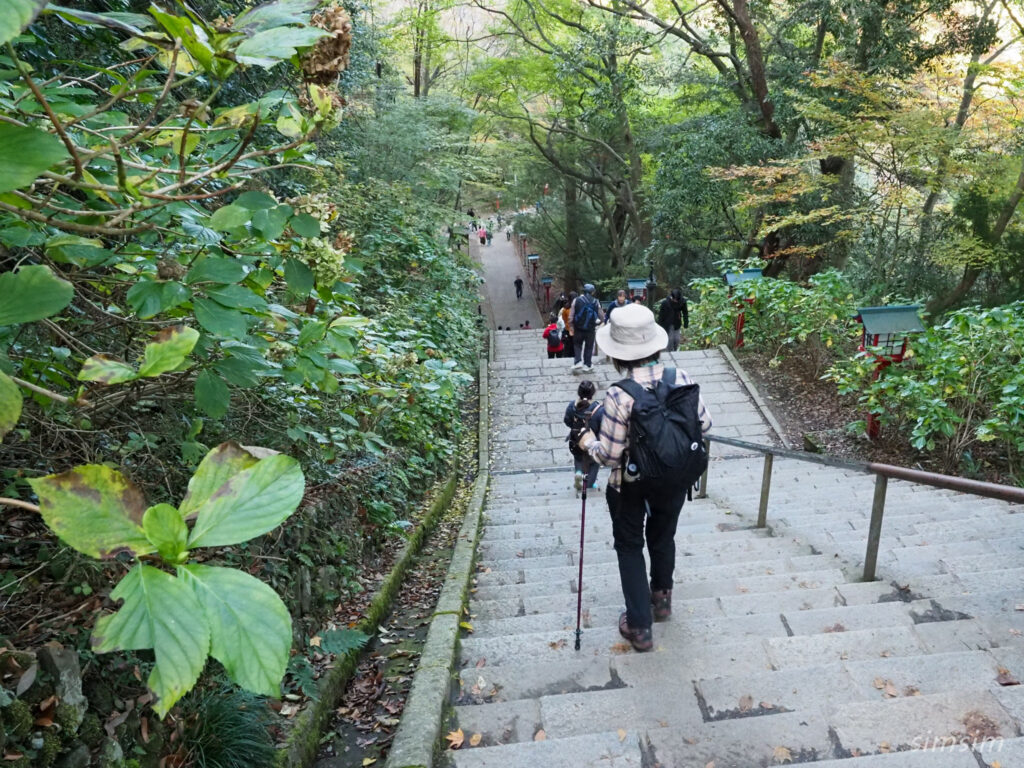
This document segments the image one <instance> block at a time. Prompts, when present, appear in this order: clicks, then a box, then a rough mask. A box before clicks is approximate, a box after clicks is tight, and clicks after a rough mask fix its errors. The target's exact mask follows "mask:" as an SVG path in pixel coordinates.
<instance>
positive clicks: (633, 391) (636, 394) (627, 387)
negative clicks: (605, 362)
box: [612, 378, 644, 401]
mask: <svg viewBox="0 0 1024 768" xmlns="http://www.w3.org/2000/svg"><path fill="white" fill-rule="evenodd" d="M612 386H613V387H618V388H619V389H621V390H622V391H623V392H625V393H626V394H627V395H629V396H630V397H632V398H633V400H634V401H636V400H639V399H640V395H642V394H643V392H644V388H643V387H642V386H641V385H640V384H638V383H637V382H635V381H633V380H632V379H630V378H625V379H622V380H621V381H616V382H615V383H614V384H612Z"/></svg>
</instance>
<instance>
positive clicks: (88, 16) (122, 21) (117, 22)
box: [43, 3, 153, 36]
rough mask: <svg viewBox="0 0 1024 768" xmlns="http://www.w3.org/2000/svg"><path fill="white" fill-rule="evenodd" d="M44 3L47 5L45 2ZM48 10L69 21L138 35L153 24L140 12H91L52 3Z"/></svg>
mask: <svg viewBox="0 0 1024 768" xmlns="http://www.w3.org/2000/svg"><path fill="white" fill-rule="evenodd" d="M43 4H44V5H45V3H43ZM46 12H47V13H56V14H57V15H58V16H61V17H62V18H64V19H67V20H68V21H71V22H77V23H79V24H82V25H84V26H87V27H107V28H108V29H116V30H118V31H120V32H127V33H128V34H129V35H136V36H139V35H143V34H145V33H144V32H143V31H142V30H143V29H146V28H147V27H152V26H153V20H152V19H151V18H149V17H148V16H143V15H142V14H140V13H118V12H112V13H91V12H90V11H80V10H77V9H75V8H66V7H64V6H61V5H54V4H52V3H51V4H50V5H48V6H47V7H46Z"/></svg>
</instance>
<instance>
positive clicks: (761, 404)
mask: <svg viewBox="0 0 1024 768" xmlns="http://www.w3.org/2000/svg"><path fill="white" fill-rule="evenodd" d="M718 349H719V350H721V352H722V355H723V356H724V357H725V359H726V360H728V361H729V365H730V366H731V367H732V369H733V371H734V372H735V374H736V375H737V376H738V377H739V379H740V381H742V382H743V386H744V387H746V388H747V392H749V393H750V397H751V399H752V400H753V401H754V405H755V406H756V407H757V410H759V411H760V412H761V415H762V416H764V420H765V421H767V422H768V426H770V427H771V428H772V431H774V432H775V434H776V436H777V437H778V438H779V442H781V443H782V447H783V448H786V449H787V450H790V451H792V450H794V448H793V446H792V445H790V443H789V441H788V440H787V439H786V435H785V433H784V432H783V431H782V425H781V424H779V420H778V419H776V418H775V414H774V413H772V409H771V408H769V407H768V403H766V402H765V399H764V398H763V397H761V393H760V392H759V391H758V390H757V387H756V386H754V382H753V381H752V380H751V378H750V377H749V376H748V375H747V372H746V371H745V370H743V366H741V365H740V361H739V360H737V359H736V355H734V354H733V353H732V350H731V349H729V347H727V346H726V345H725V344H719V345H718Z"/></svg>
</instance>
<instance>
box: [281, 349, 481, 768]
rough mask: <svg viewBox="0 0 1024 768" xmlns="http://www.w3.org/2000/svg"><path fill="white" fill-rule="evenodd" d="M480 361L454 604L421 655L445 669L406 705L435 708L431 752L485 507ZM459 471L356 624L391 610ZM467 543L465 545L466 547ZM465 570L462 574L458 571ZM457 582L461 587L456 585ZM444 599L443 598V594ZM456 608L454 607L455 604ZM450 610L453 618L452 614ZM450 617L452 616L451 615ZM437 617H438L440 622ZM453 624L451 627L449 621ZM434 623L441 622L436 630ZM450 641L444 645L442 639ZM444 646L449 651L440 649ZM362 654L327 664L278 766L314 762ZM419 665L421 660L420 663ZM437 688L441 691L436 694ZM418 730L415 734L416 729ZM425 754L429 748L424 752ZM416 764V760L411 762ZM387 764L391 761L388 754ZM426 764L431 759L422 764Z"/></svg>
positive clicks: (363, 626)
mask: <svg viewBox="0 0 1024 768" xmlns="http://www.w3.org/2000/svg"><path fill="white" fill-rule="evenodd" d="M488 337H489V338H488V343H489V344H491V345H493V343H494V340H493V339H494V334H493V333H490V332H489V333H488ZM478 365H479V389H480V432H479V447H478V453H479V461H480V463H479V465H478V471H477V479H476V483H475V484H474V486H473V497H472V500H471V501H470V504H469V508H468V510H467V512H466V519H465V521H464V522H463V524H462V529H461V530H460V531H459V540H458V544H457V545H456V547H455V555H454V557H453V558H452V564H451V566H450V567H449V569H448V578H447V580H446V581H445V585H444V588H443V589H442V592H441V599H442V600H446V602H445V605H446V606H453V607H451V608H449V610H448V612H447V615H448V617H449V620H448V621H447V622H445V621H443V620H444V619H445V613H443V612H442V611H441V610H440V604H439V609H438V612H437V613H435V618H434V621H433V622H432V623H431V626H430V630H429V632H428V634H427V645H426V646H424V656H426V653H427V651H428V650H429V652H430V655H431V658H433V659H435V660H438V659H443V658H445V653H447V662H446V664H445V667H444V670H443V671H444V674H443V675H438V674H437V671H438V670H440V667H438V666H436V663H437V662H435V666H433V667H432V669H434V670H435V672H434V674H432V675H431V676H429V677H424V679H423V680H422V681H421V680H420V672H419V671H417V673H416V677H415V679H414V681H413V688H412V692H411V694H410V696H409V700H408V703H407V706H406V709H405V711H406V713H408V712H409V711H410V708H411V705H412V704H413V703H414V701H415V702H416V707H417V711H422V712H424V713H425V712H427V711H429V710H427V709H426V708H427V707H428V706H429V707H435V708H436V710H437V715H436V720H437V724H436V728H435V729H434V735H433V737H432V741H431V744H430V749H431V752H432V750H433V744H434V742H436V741H437V739H438V736H439V735H440V728H441V713H442V712H443V710H444V707H443V699H446V698H447V695H448V688H447V686H448V681H449V677H450V674H451V673H450V671H449V668H450V666H451V659H452V658H454V654H455V643H456V641H457V640H458V630H459V621H460V616H459V614H461V612H462V605H463V600H464V598H465V591H466V588H467V587H468V585H469V575H470V573H471V571H472V567H473V556H474V553H475V551H476V540H477V537H478V535H479V526H480V517H481V513H482V511H483V502H484V494H485V493H486V489H487V461H488V453H487V434H488V427H487V421H488V419H487V417H488V413H487V409H488V399H487V387H488V378H487V360H486V359H480V360H478ZM458 477H459V473H458V472H457V471H453V472H452V475H451V477H449V478H448V480H446V481H445V482H444V484H443V485H441V484H440V483H438V485H437V486H435V488H439V490H436V492H435V494H434V498H433V500H432V501H431V502H430V506H429V508H428V510H427V513H426V515H424V517H423V522H422V523H421V524H420V525H419V526H418V527H417V528H416V531H415V532H414V533H413V534H412V536H411V537H410V538H409V541H408V542H406V545H405V548H404V549H403V550H402V554H401V555H400V556H399V558H398V561H397V562H396V563H395V565H394V567H392V569H391V572H390V573H389V574H388V576H387V578H386V579H385V580H384V583H383V584H381V586H380V589H379V590H378V591H377V594H376V595H375V596H374V598H373V600H372V601H371V602H370V606H369V608H368V609H367V612H366V616H365V617H364V618H363V620H362V621H361V622H359V625H358V627H357V629H359V631H361V632H363V633H365V634H367V635H373V634H374V633H375V632H376V631H377V626H378V625H379V624H380V622H381V621H383V619H384V617H385V616H386V615H387V613H388V611H390V610H391V603H392V601H393V600H394V598H395V595H396V594H398V590H399V588H400V587H401V586H402V580H403V579H404V578H405V572H406V571H407V570H408V568H409V565H410V564H411V563H412V561H413V559H414V558H415V557H416V555H418V554H419V551H420V549H421V548H422V546H423V542H424V540H425V539H426V537H427V534H429V533H430V531H432V530H433V528H434V525H435V523H436V522H437V519H438V518H439V517H440V516H441V514H442V513H443V512H444V511H445V510H446V509H447V508H448V506H449V504H451V501H452V498H453V497H454V496H455V490H456V488H457V487H458ZM467 547H468V549H467ZM456 566H458V569H459V573H454V577H455V578H454V579H453V572H454V569H455V568H456ZM463 571H464V575H460V574H461V573H462V572H463ZM459 584H461V587H459ZM446 598H447V599H446ZM456 605H457V607H454V606H456ZM452 613H454V614H455V615H454V617H452V616H451V614H452ZM452 618H453V619H454V621H452V620H451V619H452ZM439 620H440V621H439ZM452 625H454V626H452ZM435 626H437V627H439V629H438V630H436V631H435ZM447 635H452V637H451V638H450V640H447V639H446V637H447ZM446 643H447V644H448V645H447V646H446V645H445V644H446ZM446 647H448V648H449V650H447V651H445V650H444V649H445V648H446ZM361 654H362V650H361V649H356V650H353V651H351V652H350V653H348V654H346V655H345V656H343V657H341V656H339V657H338V658H337V659H335V663H334V667H332V668H331V670H330V672H328V674H327V676H326V677H324V679H323V681H322V682H321V683H320V686H319V690H318V693H319V697H318V699H317V701H316V702H314V703H313V705H312V706H311V707H310V708H309V709H307V710H305V711H304V712H303V713H302V714H301V715H299V717H298V719H297V720H296V723H295V726H294V728H293V729H292V733H291V735H290V736H289V738H288V741H287V742H286V743H285V746H284V748H283V749H281V750H280V752H279V753H278V756H277V759H276V761H275V762H276V765H277V766H280V767H281V768H304V767H305V766H309V765H311V764H312V763H313V761H314V759H315V758H316V752H317V748H318V747H319V745H320V736H321V734H322V733H323V730H324V727H325V726H326V724H327V719H328V717H329V716H330V714H331V712H332V711H333V709H334V705H335V704H336V703H337V701H338V699H339V698H340V697H341V694H342V692H343V691H344V690H345V686H346V685H347V684H348V681H349V680H350V679H351V677H352V675H353V673H354V672H355V669H356V665H357V664H358V662H359V657H360V655H361ZM421 666H422V664H421ZM441 679H443V682H444V689H443V691H441V689H440V687H439V685H438V681H439V680H441ZM439 692H440V693H439ZM439 696H442V697H443V698H442V700H441V701H440V702H436V699H437V698H438V697H439ZM405 722H406V716H405V715H403V718H402V725H401V726H400V727H399V731H398V733H397V734H396V737H395V744H398V737H399V735H400V734H401V733H402V726H404V725H405ZM414 735H416V734H414ZM393 754H395V750H394V748H392V755H393ZM428 754H429V753H428ZM413 764H415V763H413ZM387 765H388V766H390V765H391V761H390V759H389V761H388V763H387ZM424 765H426V766H429V765H430V762H429V761H428V762H426V763H424Z"/></svg>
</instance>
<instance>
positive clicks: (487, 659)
mask: <svg viewBox="0 0 1024 768" xmlns="http://www.w3.org/2000/svg"><path fill="white" fill-rule="evenodd" d="M495 341H496V345H495V349H496V352H495V362H494V363H492V365H491V403H492V414H491V417H492V436H493V437H492V445H491V450H492V462H493V466H492V477H491V483H490V487H489V494H488V500H487V505H486V509H485V515H486V517H487V523H486V525H485V527H484V530H483V534H482V537H481V541H480V545H479V551H478V555H479V557H478V566H477V574H476V578H475V585H474V587H475V588H474V591H473V594H472V596H471V601H470V606H469V610H470V614H471V616H470V619H469V620H470V622H471V624H472V627H473V631H472V634H466V635H465V636H464V637H463V639H462V643H461V651H460V660H461V668H460V669H459V670H458V681H457V685H456V686H455V687H454V690H453V703H454V705H455V706H454V715H453V722H452V726H451V727H452V729H456V728H461V729H462V730H463V732H464V734H465V744H464V746H463V748H462V749H460V750H457V751H451V752H448V753H446V759H447V760H448V761H449V764H450V765H453V766H457V767H458V768H474V767H478V766H479V767H482V766H495V767H497V766H501V767H502V768H517V767H518V766H530V767H531V768H533V767H534V766H542V765H543V766H574V767H575V766H579V767H584V766H588V767H589V766H595V767H596V766H638V767H639V766H643V767H644V768H655V766H664V768H677V767H678V768H690V767H691V766H693V767H695V768H707V766H711V765H713V766H714V768H728V767H731V766H734V767H735V768H753V767H754V766H769V765H780V764H790V763H812V762H813V763H817V764H819V765H821V766H829V767H830V768H831V767H832V766H836V765H841V766H844V768H862V767H863V768H874V767H875V766H885V768H889V767H890V766H891V768H901V766H902V767H903V768H924V767H925V766H927V767H928V768H978V766H990V767H991V768H995V766H997V765H998V766H1001V768H1008V767H1009V766H1024V739H1022V738H1020V736H1021V727H1022V724H1024V686H1020V685H1003V684H1000V683H1007V682H1011V681H1012V680H1013V679H1022V678H1024V579H1022V577H1024V515H1021V514H1019V512H1020V511H1021V508H1020V507H1013V506H1011V505H1007V504H1001V503H998V502H992V501H989V500H985V499H979V498H976V497H970V496H965V495H961V494H955V493H949V492H945V491H937V490H934V489H929V488H924V487H921V486H912V485H908V484H905V483H899V482H890V485H889V494H888V502H887V505H886V518H885V524H884V526H883V531H882V549H881V552H880V556H879V564H878V573H879V577H880V580H879V581H876V582H872V583H863V582H860V581H858V578H859V567H860V564H861V563H862V561H863V556H864V547H865V542H866V538H867V524H868V518H869V515H870V507H871V494H872V483H873V478H871V477H869V476H864V475H859V474H850V473H845V472H842V471H839V470H835V469H831V468H825V467H820V466H817V465H812V464H807V463H804V462H799V461H792V460H790V461H783V460H780V459H777V460H776V462H775V470H774V474H773V483H772V495H771V503H770V506H769V514H768V520H769V528H768V529H765V530H758V529H756V528H755V527H753V524H754V521H755V520H756V516H757V504H758V498H759V493H760V479H761V467H762V460H761V458H760V457H759V456H751V455H749V454H744V453H743V452H742V451H740V450H738V449H733V448H729V447H726V446H720V445H716V446H714V448H713V450H714V454H713V461H712V467H711V473H710V479H709V483H708V486H709V497H708V498H707V499H701V500H697V499H695V500H694V501H692V502H688V503H687V504H686V505H685V507H684V509H683V513H682V515H681V516H680V521H679V529H678V532H677V536H676V544H677V552H678V555H677V567H676V577H675V578H676V585H675V590H674V605H673V609H674V614H673V618H672V620H671V621H669V622H666V623H662V624H656V625H655V631H654V639H655V649H654V651H653V652H651V653H647V654H637V653H635V652H633V651H632V650H631V649H630V647H629V646H628V645H627V644H625V643H624V642H623V641H622V639H621V638H620V637H619V635H618V632H617V630H616V620H617V618H618V614H619V612H620V611H621V610H622V596H621V591H620V587H619V581H618V571H617V566H616V562H615V554H614V551H613V550H612V540H611V526H610V522H609V520H608V514H607V510H606V505H605V503H604V497H603V493H593V492H592V493H591V494H590V496H589V498H588V500H587V518H586V521H587V522H586V532H585V542H586V544H585V561H584V577H583V590H582V594H583V608H584V631H583V634H582V643H581V649H580V650H579V651H575V650H574V649H573V644H574V631H573V630H574V628H575V619H576V600H577V594H578V592H577V590H578V583H577V566H578V560H577V558H578V555H579V552H578V549H579V535H580V531H579V519H580V500H579V499H577V498H575V497H574V494H573V491H572V473H571V471H570V470H569V466H568V458H569V456H568V451H567V450H566V448H565V445H564V435H565V432H566V431H567V430H566V429H565V428H564V427H563V426H562V423H561V418H562V413H563V412H564V409H565V405H566V404H567V403H568V402H569V400H570V399H572V397H573V395H574V393H575V388H576V384H577V383H578V381H579V379H580V377H579V376H573V375H572V374H571V373H570V372H569V365H570V364H571V361H567V360H552V361H548V360H546V359H542V357H543V341H542V339H541V338H540V335H539V332H528V331H523V332H517V331H512V332H504V333H502V332H499V333H497V334H496V340H495ZM672 357H673V361H674V363H675V364H676V365H678V366H679V367H682V368H684V369H686V370H687V371H688V372H690V373H691V375H693V376H694V378H695V379H696V380H698V381H699V382H700V383H701V386H702V391H703V393H704V397H705V400H706V401H707V403H708V406H709V408H710V409H711V410H712V414H713V416H714V420H715V430H714V431H715V433H717V434H722V435H727V436H734V437H739V438H742V439H744V440H750V441H752V442H760V443H768V442H771V440H772V435H773V433H772V432H771V430H770V427H769V426H768V424H767V422H766V421H765V420H764V418H763V416H762V415H761V413H760V412H759V411H758V410H757V408H756V407H755V406H754V403H753V400H752V398H751V397H750V395H749V393H748V392H747V391H746V390H745V388H744V387H743V385H742V383H741V381H740V379H739V378H738V377H737V376H736V375H735V373H734V371H733V370H732V368H731V367H730V365H729V363H728V361H726V360H725V358H724V357H723V356H722V355H721V354H719V353H718V352H717V351H697V352H685V353H677V354H675V355H673V356H672ZM590 376H591V377H592V378H594V379H595V381H596V382H597V383H598V386H599V388H600V389H601V390H602V391H603V390H604V388H605V387H607V386H608V385H609V384H610V383H611V382H612V381H614V380H616V379H617V378H618V376H617V375H616V374H615V373H614V371H613V370H612V369H611V366H610V365H608V364H607V363H601V364H599V365H598V367H597V370H595V372H594V373H593V374H590ZM563 467H564V469H563ZM605 478H606V472H605V471H602V474H601V477H600V480H599V482H600V484H601V485H602V486H603V485H604V481H605ZM1018 607H1020V608H1021V609H1022V610H1020V611H1018V610H1017V608H1018ZM476 735H479V739H476V738H475V737H476ZM964 737H966V738H967V739H968V740H970V741H972V742H974V744H973V747H971V748H965V747H964V748H962V747H961V746H959V745H957V746H952V745H951V742H950V741H946V742H944V741H942V740H943V739H945V738H950V739H952V738H964ZM986 739H987V741H986ZM993 739H994V741H993ZM473 740H475V741H476V742H477V743H476V745H475V746H472V745H471V744H472V741H473Z"/></svg>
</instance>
